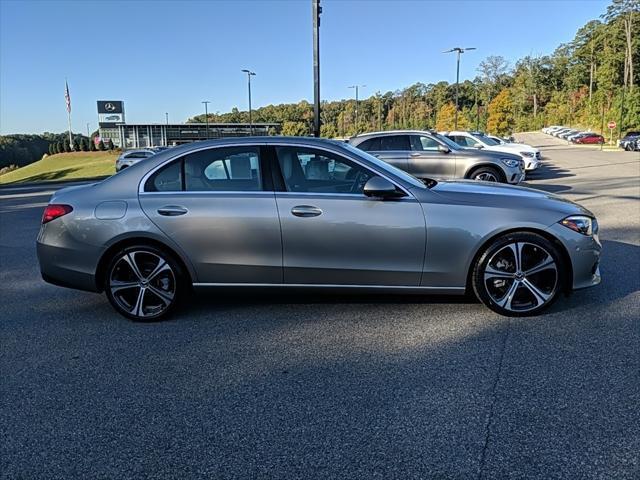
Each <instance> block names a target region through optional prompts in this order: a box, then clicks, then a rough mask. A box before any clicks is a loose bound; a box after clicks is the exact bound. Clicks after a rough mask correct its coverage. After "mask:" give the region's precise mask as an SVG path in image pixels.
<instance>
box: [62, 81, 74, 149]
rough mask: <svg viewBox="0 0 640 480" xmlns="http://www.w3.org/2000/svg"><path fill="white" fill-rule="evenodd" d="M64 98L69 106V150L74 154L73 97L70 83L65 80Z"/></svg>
mask: <svg viewBox="0 0 640 480" xmlns="http://www.w3.org/2000/svg"><path fill="white" fill-rule="evenodd" d="M64 96H65V101H66V104H67V120H68V121H69V149H70V150H71V151H72V152H73V137H72V136H71V95H70V94H69V83H68V82H67V79H66V78H65V79H64Z"/></svg>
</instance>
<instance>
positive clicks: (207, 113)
mask: <svg viewBox="0 0 640 480" xmlns="http://www.w3.org/2000/svg"><path fill="white" fill-rule="evenodd" d="M202 103H204V121H205V122H207V139H209V111H208V105H209V104H210V103H211V102H210V101H209V100H204V101H203V102H202Z"/></svg>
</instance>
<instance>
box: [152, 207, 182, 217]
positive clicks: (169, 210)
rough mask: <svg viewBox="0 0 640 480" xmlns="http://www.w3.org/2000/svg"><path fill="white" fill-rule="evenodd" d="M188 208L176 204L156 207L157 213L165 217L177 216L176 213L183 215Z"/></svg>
mask: <svg viewBox="0 0 640 480" xmlns="http://www.w3.org/2000/svg"><path fill="white" fill-rule="evenodd" d="M187 212H188V210H187V209H186V208H184V207H180V206H178V205H166V206H164V207H161V208H159V209H158V213H159V214H160V215H163V216H165V217H177V216H178V215H184V214H185V213H187Z"/></svg>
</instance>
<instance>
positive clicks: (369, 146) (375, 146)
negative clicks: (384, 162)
mask: <svg viewBox="0 0 640 480" xmlns="http://www.w3.org/2000/svg"><path fill="white" fill-rule="evenodd" d="M357 148H359V149H360V150H364V151H365V152H377V151H379V150H380V138H370V139H369V140H365V141H364V142H362V143H361V144H360V145H358V146H357Z"/></svg>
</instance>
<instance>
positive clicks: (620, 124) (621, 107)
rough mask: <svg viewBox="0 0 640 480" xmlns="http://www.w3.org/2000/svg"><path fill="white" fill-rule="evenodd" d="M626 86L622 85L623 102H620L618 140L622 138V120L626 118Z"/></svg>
mask: <svg viewBox="0 0 640 480" xmlns="http://www.w3.org/2000/svg"><path fill="white" fill-rule="evenodd" d="M625 88H626V87H625V86H624V85H623V86H622V102H621V103H620V122H618V140H620V139H621V138H622V122H623V120H624V91H625Z"/></svg>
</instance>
